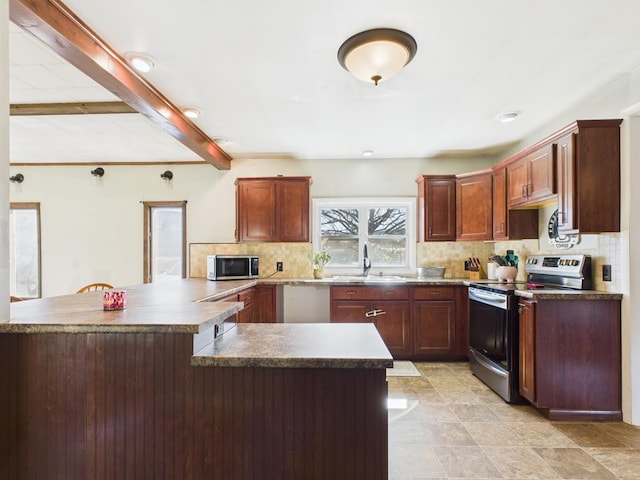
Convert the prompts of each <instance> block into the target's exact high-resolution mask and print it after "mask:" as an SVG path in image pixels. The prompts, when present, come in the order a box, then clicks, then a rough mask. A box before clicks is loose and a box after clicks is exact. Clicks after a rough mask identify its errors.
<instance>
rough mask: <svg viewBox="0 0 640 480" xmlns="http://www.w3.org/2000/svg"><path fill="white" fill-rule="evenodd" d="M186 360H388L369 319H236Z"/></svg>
mask: <svg viewBox="0 0 640 480" xmlns="http://www.w3.org/2000/svg"><path fill="white" fill-rule="evenodd" d="M191 364H192V365H197V366H214V367H267V368H278V367H287V368H388V367H392V366H393V358H392V357H391V354H390V353H389V350H388V349H387V347H386V346H385V344H384V342H383V341H382V338H381V337H380V335H379V334H378V331H377V330H376V328H375V326H374V325H373V324H372V323H342V324H341V323H326V324H325V323H307V324H295V323H276V324H273V323H272V324H264V323H245V324H242V323H240V324H238V325H237V327H236V328H233V329H231V330H229V331H228V332H226V333H225V334H224V335H222V336H221V337H218V338H217V339H215V340H214V342H213V343H211V344H209V345H207V346H206V347H204V348H203V349H202V350H200V351H198V352H196V354H195V355H194V356H193V357H192V359H191Z"/></svg>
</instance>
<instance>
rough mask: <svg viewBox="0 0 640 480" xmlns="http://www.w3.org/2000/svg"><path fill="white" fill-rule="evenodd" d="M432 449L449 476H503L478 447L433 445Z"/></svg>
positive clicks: (474, 477) (475, 477)
mask: <svg viewBox="0 0 640 480" xmlns="http://www.w3.org/2000/svg"><path fill="white" fill-rule="evenodd" d="M433 450H434V451H435V453H436V456H437V457H438V459H439V460H440V463H441V464H442V467H443V468H444V470H445V472H446V473H447V476H448V477H450V478H451V477H454V478H473V479H477V478H491V479H493V478H503V477H502V475H501V474H500V471H499V470H498V469H497V468H496V466H495V465H494V464H493V463H492V462H491V460H490V459H489V457H487V455H486V454H485V453H484V452H483V451H482V449H481V448H480V447H461V446H453V447H448V446H435V447H433Z"/></svg>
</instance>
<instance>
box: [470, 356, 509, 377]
mask: <svg viewBox="0 0 640 480" xmlns="http://www.w3.org/2000/svg"><path fill="white" fill-rule="evenodd" d="M472 353H473V356H474V357H475V359H476V361H477V362H478V363H480V364H481V365H482V366H483V367H485V368H486V369H488V370H491V372H492V373H495V374H496V375H499V376H501V377H503V378H507V372H505V371H502V370H500V369H498V368H496V367H495V366H494V365H491V364H490V363H489V362H487V361H486V360H485V359H484V357H483V356H482V355H478V354H476V353H475V352H472Z"/></svg>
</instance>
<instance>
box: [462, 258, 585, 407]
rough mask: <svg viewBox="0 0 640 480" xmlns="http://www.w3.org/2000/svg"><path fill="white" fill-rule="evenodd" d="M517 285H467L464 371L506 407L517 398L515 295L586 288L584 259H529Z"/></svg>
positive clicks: (492, 282) (516, 310)
mask: <svg viewBox="0 0 640 480" xmlns="http://www.w3.org/2000/svg"><path fill="white" fill-rule="evenodd" d="M525 271H526V272H527V281H526V282H523V283H518V282H516V283H499V282H496V281H491V280H488V281H483V282H474V283H471V284H470V285H469V344H470V349H469V366H470V368H471V371H472V372H473V373H474V375H476V376H477V377H478V378H480V379H481V380H482V381H483V382H484V383H486V384H487V385H488V386H489V387H490V388H491V389H492V390H494V391H495V392H496V393H497V394H498V395H500V396H501V397H502V398H503V399H504V400H505V401H506V402H509V403H519V402H521V401H522V398H521V397H520V394H519V393H518V372H519V369H518V298H517V295H516V292H517V291H518V290H520V291H522V290H531V289H539V288H544V289H567V288H568V289H576V290H588V289H591V288H592V276H591V257H590V256H588V255H531V256H530V257H529V258H528V259H527V261H526V262H525Z"/></svg>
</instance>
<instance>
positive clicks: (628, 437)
mask: <svg viewBox="0 0 640 480" xmlns="http://www.w3.org/2000/svg"><path fill="white" fill-rule="evenodd" d="M596 426H597V427H599V428H600V429H602V431H603V432H606V433H608V434H609V435H612V436H614V437H615V438H616V439H618V440H620V442H622V443H623V444H624V445H626V446H627V447H631V448H640V427H635V426H633V425H629V424H628V423H622V422H607V423H598V424H596Z"/></svg>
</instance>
